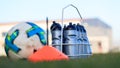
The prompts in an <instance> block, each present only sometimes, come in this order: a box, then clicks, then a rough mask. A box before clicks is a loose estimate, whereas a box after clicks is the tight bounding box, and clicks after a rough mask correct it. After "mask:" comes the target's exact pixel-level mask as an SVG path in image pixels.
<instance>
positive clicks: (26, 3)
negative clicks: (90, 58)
mask: <svg viewBox="0 0 120 68" xmlns="http://www.w3.org/2000/svg"><path fill="white" fill-rule="evenodd" d="M68 4H73V5H75V6H76V7H77V8H78V9H79V11H80V13H81V15H82V17H83V21H82V22H80V21H79V20H80V19H79V15H78V14H77V12H76V10H75V9H74V8H71V7H70V8H67V9H66V10H65V13H64V24H67V23H69V22H73V23H82V25H84V26H85V28H86V30H87V35H88V38H89V40H90V43H91V47H92V52H93V54H98V53H110V52H119V51H120V42H119V41H120V27H119V26H120V23H119V22H120V20H119V18H120V13H119V12H120V9H119V6H120V1H119V0H49V1H48V0H0V56H5V52H4V38H5V35H6V33H7V32H8V30H10V29H11V28H12V27H13V26H15V25H16V24H18V23H20V22H25V21H30V22H34V23H36V24H38V25H39V26H40V27H42V28H43V29H44V30H45V31H46V17H48V18H49V27H50V26H51V24H52V21H53V20H55V21H57V22H59V23H61V18H62V9H63V8H64V7H65V6H66V5H68ZM49 37H50V38H49V41H50V42H51V34H50V33H49ZM50 44H51V43H50Z"/></svg>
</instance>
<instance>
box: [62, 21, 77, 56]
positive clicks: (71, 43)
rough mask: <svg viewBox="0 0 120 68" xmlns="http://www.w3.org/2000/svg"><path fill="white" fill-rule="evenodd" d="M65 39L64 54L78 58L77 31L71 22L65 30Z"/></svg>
mask: <svg viewBox="0 0 120 68" xmlns="http://www.w3.org/2000/svg"><path fill="white" fill-rule="evenodd" d="M64 39H65V40H64V44H65V45H63V52H64V53H65V54H66V55H68V56H69V57H70V58H76V56H77V55H78V47H77V45H76V43H77V29H76V27H75V26H74V25H72V23H71V22H70V23H69V25H68V26H67V27H66V28H64Z"/></svg>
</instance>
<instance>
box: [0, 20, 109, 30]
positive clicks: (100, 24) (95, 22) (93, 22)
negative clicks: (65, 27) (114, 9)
mask: <svg viewBox="0 0 120 68" xmlns="http://www.w3.org/2000/svg"><path fill="white" fill-rule="evenodd" d="M78 20H80V19H79V18H74V19H65V20H64V22H65V21H67V22H69V21H78ZM56 21H58V22H61V20H60V19H56ZM32 22H46V21H45V20H40V21H32ZM49 22H52V20H49ZM17 23H19V22H9V23H8V22H7V23H0V25H12V24H17ZM83 23H87V24H88V25H90V26H94V27H96V26H97V27H102V28H111V26H109V25H108V24H106V23H105V22H104V21H102V20H100V19H98V18H87V19H84V20H83Z"/></svg>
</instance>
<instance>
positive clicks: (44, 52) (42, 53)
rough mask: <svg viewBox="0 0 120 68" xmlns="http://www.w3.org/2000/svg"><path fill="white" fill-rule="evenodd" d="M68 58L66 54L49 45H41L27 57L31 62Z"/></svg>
mask: <svg viewBox="0 0 120 68" xmlns="http://www.w3.org/2000/svg"><path fill="white" fill-rule="evenodd" d="M68 59H69V58H68V56H66V55H65V54H63V53H62V52H60V51H59V50H57V49H56V48H54V47H50V46H44V47H42V48H41V49H39V50H38V51H37V52H35V53H34V54H32V55H31V56H29V58H28V60H29V61H32V62H39V61H53V60H68Z"/></svg>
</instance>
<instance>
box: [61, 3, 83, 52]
mask: <svg viewBox="0 0 120 68" xmlns="http://www.w3.org/2000/svg"><path fill="white" fill-rule="evenodd" d="M70 6H71V7H73V8H75V9H76V11H77V12H78V15H79V16H80V22H81V23H82V20H83V18H82V16H81V14H80V12H79V10H78V8H77V7H76V6H74V5H73V4H69V5H67V6H65V7H64V8H63V9H62V22H61V23H62V24H61V25H62V28H63V21H64V10H65V9H66V8H68V7H70ZM62 39H63V29H61V52H62V42H63V41H62Z"/></svg>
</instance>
